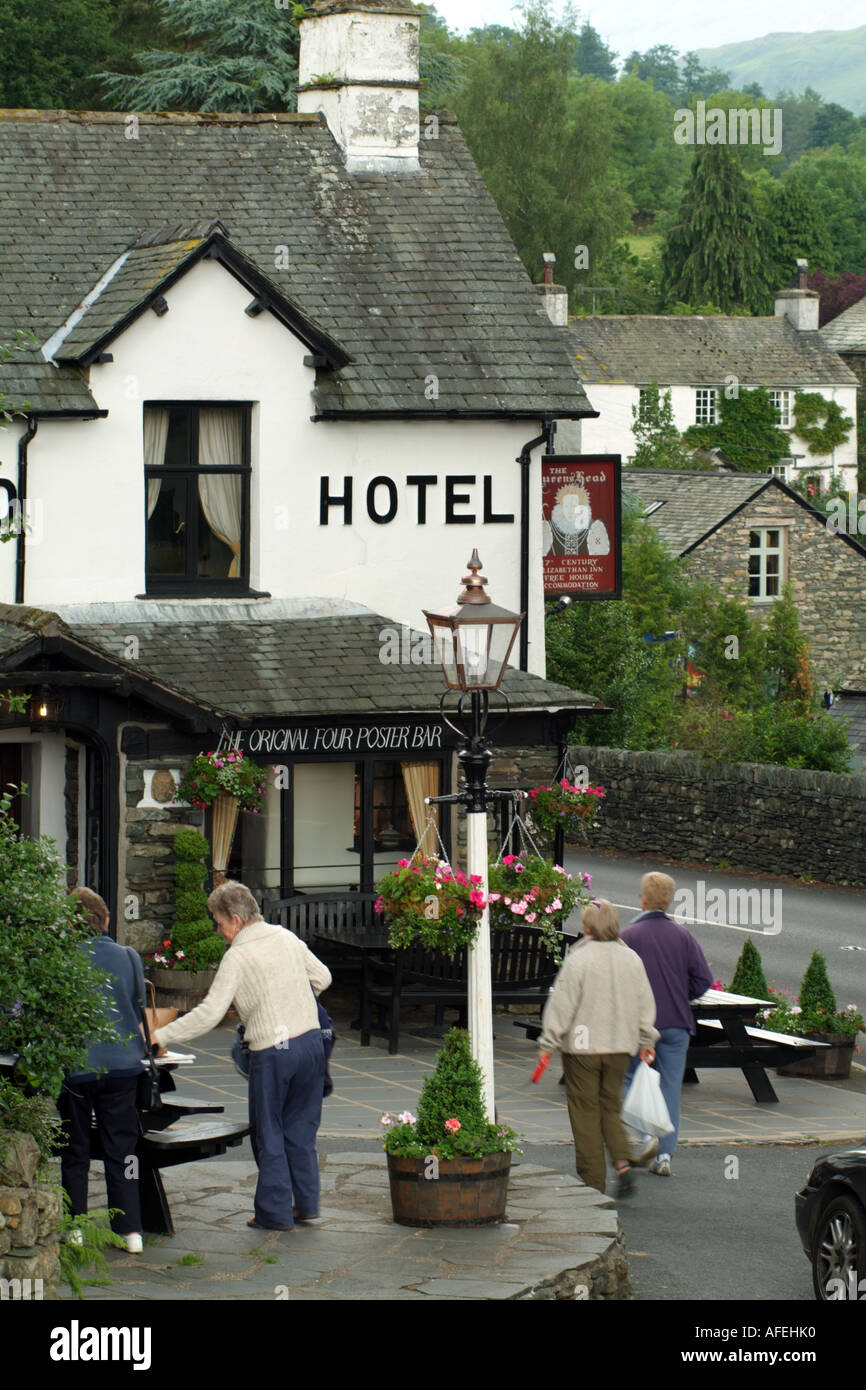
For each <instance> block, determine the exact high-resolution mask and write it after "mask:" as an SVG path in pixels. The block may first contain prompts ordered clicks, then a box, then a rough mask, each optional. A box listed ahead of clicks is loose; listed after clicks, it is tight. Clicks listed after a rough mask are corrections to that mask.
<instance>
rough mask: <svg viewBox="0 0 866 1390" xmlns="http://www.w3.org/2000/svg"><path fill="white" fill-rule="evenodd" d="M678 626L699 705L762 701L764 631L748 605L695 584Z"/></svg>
mask: <svg viewBox="0 0 866 1390" xmlns="http://www.w3.org/2000/svg"><path fill="white" fill-rule="evenodd" d="M682 622H683V630H684V632H685V634H686V636H687V638H688V641H689V643H690V646H691V649H692V650H693V653H694V658H693V659H694V664H695V666H697V668H698V670H700V671H701V672H702V673H703V676H704V680H703V682H702V684H701V687H700V700H701V702H702V703H709V704H712V705H721V706H723V707H724V708H726V709H728V708H731V707H733V708H748V707H750V706H753V705H755V704H757V703H758V702H759V701H761V700H763V699H765V698H766V681H765V675H764V671H765V665H766V660H765V646H766V643H765V637H764V631H763V628H762V627H761V624H760V622H759V621H758V620H757V618H754V617H753V616H752V612H751V610H750V608H749V606H748V604H746V603H744V602H743V601H742V600H740V599H737V598H732V597H731V596H730V595H729V594H725V593H720V592H719V590H718V588H717V587H715V586H713V585H712V584H710V583H709V582H707V581H701V580H700V579H695V580H694V584H693V588H692V591H691V595H690V598H689V602H688V605H687V607H686V610H685V613H684V616H683V620H682ZM732 638H734V639H735V641H732V640H731V639H732Z"/></svg>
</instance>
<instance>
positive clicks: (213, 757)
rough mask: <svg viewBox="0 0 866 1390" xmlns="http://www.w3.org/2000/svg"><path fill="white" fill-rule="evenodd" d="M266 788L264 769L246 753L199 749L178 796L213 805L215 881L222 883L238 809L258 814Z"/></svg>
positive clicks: (182, 798) (196, 803) (204, 805)
mask: <svg viewBox="0 0 866 1390" xmlns="http://www.w3.org/2000/svg"><path fill="white" fill-rule="evenodd" d="M264 792H265V780H264V776H263V769H262V768H261V767H259V765H258V764H257V763H254V762H252V761H251V760H250V759H249V758H245V757H244V755H243V753H239V752H235V751H233V750H231V751H221V750H219V749H217V751H216V752H215V753H199V754H198V755H197V756H196V757H195V758H193V760H192V762H191V763H190V765H189V767H188V768H187V770H186V772H185V774H184V776H183V778H182V780H181V782H180V784H179V786H178V789H177V800H178V801H188V802H189V804H190V805H191V806H198V807H199V809H201V810H204V809H205V808H206V807H207V806H212V807H213V867H214V883H215V884H216V883H222V881H223V879H224V878H225V871H226V868H227V866H228V862H229V856H230V855H231V850H232V842H233V840H234V837H235V830H236V829H237V823H238V813H239V812H240V811H251V812H252V813H253V814H254V815H258V813H259V811H261V809H262V803H263V798H264Z"/></svg>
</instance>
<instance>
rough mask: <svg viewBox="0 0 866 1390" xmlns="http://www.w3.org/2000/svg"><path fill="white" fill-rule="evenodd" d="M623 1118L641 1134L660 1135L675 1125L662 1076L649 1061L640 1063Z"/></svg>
mask: <svg viewBox="0 0 866 1390" xmlns="http://www.w3.org/2000/svg"><path fill="white" fill-rule="evenodd" d="M621 1119H622V1122H623V1124H626V1125H628V1126H629V1127H630V1128H631V1129H636V1130H638V1131H639V1132H640V1133H641V1134H654V1135H656V1136H657V1137H658V1138H659V1139H660V1138H661V1137H662V1135H663V1134H670V1132H671V1130H672V1129H673V1125H672V1124H671V1117H670V1115H669V1114H668V1108H667V1106H666V1105H665V1099H664V1096H663V1095H662V1079H661V1077H660V1076H659V1074H658V1072H657V1071H653V1069H652V1067H651V1066H650V1065H649V1063H648V1062H638V1064H637V1067H636V1069H635V1073H634V1076H633V1077H632V1079H631V1085H630V1086H629V1088H628V1093H627V1095H626V1098H625V1101H624V1102H623V1107H622V1114H621Z"/></svg>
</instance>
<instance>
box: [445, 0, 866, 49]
mask: <svg viewBox="0 0 866 1390" xmlns="http://www.w3.org/2000/svg"><path fill="white" fill-rule="evenodd" d="M435 3H436V8H437V10H438V11H439V14H440V15H441V16H442V18H443V19H444V20H445V21H446V23H447V24H448V25H449V26H450V27H451V28H452V29H457V30H458V31H460V32H465V31H466V30H467V29H471V28H473V27H474V26H475V25H482V24H508V25H511V26H512V27H513V28H517V27H519V24H520V15H519V12H518V11H517V9H515V8H513V5H512V0H435ZM563 8H564V6H563V4H562V3H557V4H556V5H555V10H556V13H557V14H561V13H562V10H563ZM576 8H577V9H578V10H579V12H580V16H581V19H582V20H583V19H588V20H589V22H590V23H591V24H592V25H593V27H594V28H595V29H597V30H598V32H599V33H600V34H601V37H602V38H603V39H604V41H605V43H607V44H609V45H610V47H611V48H613V49H614V50H615V51H616V52H617V53H619V55H620V57H624V56H625V55H626V54H627V53H630V52H631V51H632V50H633V49H635V48H636V49H638V50H639V51H641V52H643V51H644V50H645V49H647V48H651V47H652V46H653V44H657V43H669V44H672V45H673V47H674V48H676V49H679V51H680V52H681V53H685V52H687V51H688V50H689V49H692V48H715V47H717V45H719V44H723V43H737V42H740V41H742V40H745V39H757V38H762V37H763V36H764V35H765V34H773V33H776V34H778V33H791V32H802V33H814V32H815V30H817V29H850V28H852V27H855V26H856V25H858V24H860V23H862V18H860V19H858V18H857V15H856V13H855V11H856V10H857V9H858V8H859V7H858V6H856V5H855V6H851V5H850V4H849V3H847V0H846V2H845V3H843V0H823V3H822V4H821V5H820V6H818V7H816V5H815V3H814V0H762V3H761V4H760V5H756V4H755V0H725V3H724V4H723V5H719V4H717V5H703V4H696V3H695V0H687V3H686V4H685V5H684V4H683V0H656V3H655V4H653V5H641V4H638V3H637V0H604V3H603V4H601V3H598V0H595V2H594V3H593V0H588V3H587V4H586V5H582V6H581V5H578V6H577V7H576Z"/></svg>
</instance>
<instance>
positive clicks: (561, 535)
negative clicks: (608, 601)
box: [541, 454, 622, 599]
mask: <svg viewBox="0 0 866 1390" xmlns="http://www.w3.org/2000/svg"><path fill="white" fill-rule="evenodd" d="M620 468H621V459H620V456H619V454H595V455H591V454H545V456H544V457H543V458H542V460H541V507H542V533H543V537H542V545H541V552H542V557H543V558H542V564H543V567H544V595H545V598H561V597H564V596H565V595H566V594H568V595H570V596H571V597H573V598H579V599H592V598H621V597H622V536H621V533H620V515H621V507H620V495H621V477H620Z"/></svg>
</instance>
